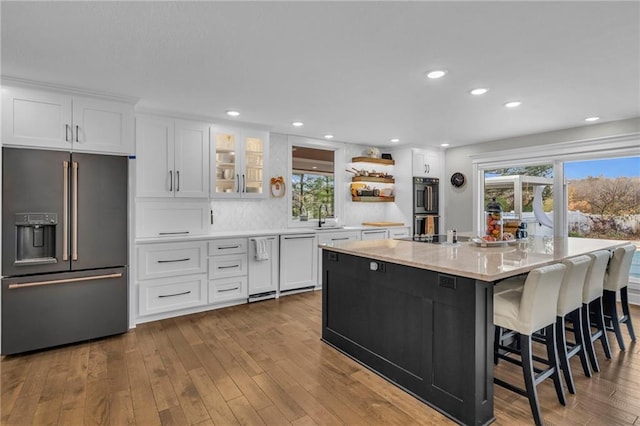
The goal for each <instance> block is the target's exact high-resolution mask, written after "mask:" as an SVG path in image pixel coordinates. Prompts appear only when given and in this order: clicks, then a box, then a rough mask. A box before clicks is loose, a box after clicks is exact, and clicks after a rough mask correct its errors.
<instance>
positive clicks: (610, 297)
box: [603, 290, 627, 351]
mask: <svg viewBox="0 0 640 426" xmlns="http://www.w3.org/2000/svg"><path fill="white" fill-rule="evenodd" d="M603 299H604V311H605V315H607V319H608V320H609V321H611V327H612V329H613V332H614V333H615V334H616V340H618V346H620V350H623V351H624V350H626V349H627V348H626V346H625V344H624V339H623V338H622V330H620V317H618V306H617V304H616V292H615V291H610V290H605V291H604V293H603Z"/></svg>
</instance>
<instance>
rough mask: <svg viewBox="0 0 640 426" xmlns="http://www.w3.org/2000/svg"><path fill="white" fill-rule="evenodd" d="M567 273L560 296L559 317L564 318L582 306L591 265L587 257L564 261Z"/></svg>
mask: <svg viewBox="0 0 640 426" xmlns="http://www.w3.org/2000/svg"><path fill="white" fill-rule="evenodd" d="M562 264H563V265H565V266H566V267H567V271H566V272H565V274H564V277H563V279H562V285H561V286H560V294H559V295H558V316H559V317H561V316H564V315H566V314H568V313H569V312H573V311H575V310H576V309H578V308H579V307H580V306H582V290H583V289H584V283H585V280H586V278H587V271H588V270H589V266H590V265H591V258H590V257H589V256H587V255H582V256H576V257H571V258H569V259H565V260H563V261H562Z"/></svg>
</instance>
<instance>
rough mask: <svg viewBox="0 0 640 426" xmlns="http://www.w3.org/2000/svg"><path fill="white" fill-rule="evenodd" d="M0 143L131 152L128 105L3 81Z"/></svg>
mask: <svg viewBox="0 0 640 426" xmlns="http://www.w3.org/2000/svg"><path fill="white" fill-rule="evenodd" d="M2 143H3V145H16V146H29V147H38V148H48V149H64V150H73V151H78V152H98V153H107V154H132V153H133V151H134V149H133V148H134V142H133V105H131V104H129V103H125V102H116V101H111V100H105V99H99V98H90V97H86V96H73V95H69V94H65V93H61V92H54V91H47V90H39V89H32V88H24V87H17V86H16V87H14V86H6V85H3V93H2Z"/></svg>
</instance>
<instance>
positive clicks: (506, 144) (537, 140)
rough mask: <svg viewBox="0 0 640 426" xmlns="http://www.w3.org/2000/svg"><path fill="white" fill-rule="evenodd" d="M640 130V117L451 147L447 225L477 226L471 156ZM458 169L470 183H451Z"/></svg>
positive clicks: (447, 158) (467, 228)
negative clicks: (452, 184)
mask: <svg viewBox="0 0 640 426" xmlns="http://www.w3.org/2000/svg"><path fill="white" fill-rule="evenodd" d="M637 132H640V118H632V119H628V120H620V121H612V122H608V123H602V124H590V125H588V126H581V127H575V128H571V129H564V130H558V131H553V132H546V133H538V134H532V135H526V136H520V137H515V138H509V139H501V140H495V141H488V142H484V143H479V144H474V145H466V146H462V147H459V148H450V149H448V150H447V151H446V152H445V173H444V176H443V185H442V188H443V190H444V196H445V209H444V210H445V211H446V223H447V227H448V228H456V229H458V231H471V230H472V229H473V193H474V188H473V176H472V163H471V157H470V156H471V155H473V154H480V153H490V152H500V151H501V150H505V149H513V148H523V147H532V146H541V147H542V146H544V145H548V144H554V143H561V142H573V141H584V140H589V139H595V138H604V137H612V136H619V135H626V134H631V133H637ZM541 149H543V148H541ZM454 172H462V173H464V175H465V176H466V177H467V184H466V185H464V186H463V187H462V188H454V187H453V186H451V185H450V184H449V177H450V176H451V174H453V173H454Z"/></svg>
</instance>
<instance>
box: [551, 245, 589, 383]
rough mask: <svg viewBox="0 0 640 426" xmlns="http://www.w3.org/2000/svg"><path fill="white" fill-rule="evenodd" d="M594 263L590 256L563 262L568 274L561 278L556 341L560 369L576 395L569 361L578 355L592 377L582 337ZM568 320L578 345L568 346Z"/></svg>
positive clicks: (587, 373) (586, 374)
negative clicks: (588, 280) (588, 281)
mask: <svg viewBox="0 0 640 426" xmlns="http://www.w3.org/2000/svg"><path fill="white" fill-rule="evenodd" d="M591 263H592V260H591V258H590V257H589V256H586V255H582V256H576V257H572V258H569V259H565V260H563V261H562V264H563V265H565V266H566V267H567V270H566V272H565V274H564V277H563V278H562V283H561V285H560V294H559V295H558V306H557V308H558V309H557V318H556V339H557V343H556V345H557V346H558V355H559V357H560V366H561V367H562V372H563V373H564V379H565V381H566V382H567V388H568V389H569V393H576V386H575V383H574V381H573V374H572V373H571V364H570V363H569V360H570V359H571V358H572V357H573V356H574V355H576V354H578V355H579V356H580V363H581V364H582V369H583V370H584V374H585V376H587V377H591V370H590V368H589V362H588V361H587V353H586V350H585V346H586V345H585V343H584V335H583V334H582V292H583V289H584V284H585V281H586V278H587V272H588V270H589V266H591ZM567 319H569V320H570V321H571V322H572V323H573V335H574V337H575V340H576V341H575V343H573V344H567V338H566V335H565V322H566V320H567Z"/></svg>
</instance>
